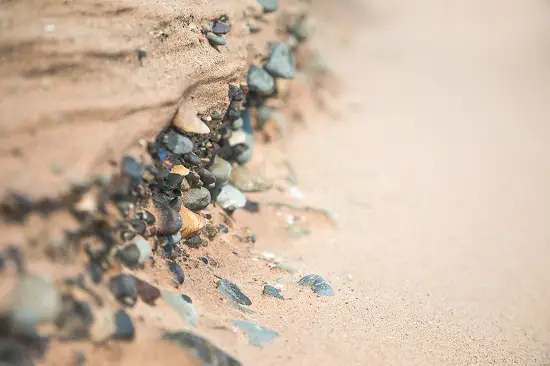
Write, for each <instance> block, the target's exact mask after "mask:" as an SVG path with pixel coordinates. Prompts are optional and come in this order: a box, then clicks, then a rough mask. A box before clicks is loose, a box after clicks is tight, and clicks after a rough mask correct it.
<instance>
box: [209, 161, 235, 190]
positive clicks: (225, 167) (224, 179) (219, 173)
mask: <svg viewBox="0 0 550 366" xmlns="http://www.w3.org/2000/svg"><path fill="white" fill-rule="evenodd" d="M209 169H210V172H212V174H213V175H214V178H216V185H224V184H227V183H229V177H230V176H231V164H229V162H227V161H226V160H225V159H222V158H220V157H219V156H216V158H214V162H213V163H212V165H211V166H210V168H209Z"/></svg>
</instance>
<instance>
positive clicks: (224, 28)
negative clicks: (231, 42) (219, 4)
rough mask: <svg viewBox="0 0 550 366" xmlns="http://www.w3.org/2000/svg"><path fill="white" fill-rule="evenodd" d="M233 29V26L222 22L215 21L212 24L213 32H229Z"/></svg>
mask: <svg viewBox="0 0 550 366" xmlns="http://www.w3.org/2000/svg"><path fill="white" fill-rule="evenodd" d="M230 30H231V26H230V25H228V24H225V23H222V22H218V21H215V22H214V24H212V32H214V33H216V34H227V33H229V31H230Z"/></svg>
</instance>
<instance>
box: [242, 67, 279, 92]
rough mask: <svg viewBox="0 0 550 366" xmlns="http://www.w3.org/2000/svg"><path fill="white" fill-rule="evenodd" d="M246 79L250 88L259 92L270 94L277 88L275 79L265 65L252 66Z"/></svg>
mask: <svg viewBox="0 0 550 366" xmlns="http://www.w3.org/2000/svg"><path fill="white" fill-rule="evenodd" d="M246 80H247V82H248V88H249V90H252V91H256V92H258V93H262V94H269V93H271V92H272V91H273V89H274V88H275V80H274V79H273V77H272V76H271V75H270V74H269V73H268V72H267V71H266V70H265V69H264V68H263V67H257V66H254V65H252V66H250V69H248V75H247V78H246Z"/></svg>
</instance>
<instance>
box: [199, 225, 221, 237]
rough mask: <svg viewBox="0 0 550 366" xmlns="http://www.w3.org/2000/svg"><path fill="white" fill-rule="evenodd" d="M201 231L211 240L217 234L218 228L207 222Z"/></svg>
mask: <svg viewBox="0 0 550 366" xmlns="http://www.w3.org/2000/svg"><path fill="white" fill-rule="evenodd" d="M202 233H203V234H204V235H206V236H207V237H208V238H209V239H210V240H212V239H214V238H215V237H216V235H218V229H216V227H215V226H214V225H212V224H210V223H208V224H206V225H205V226H204V229H202Z"/></svg>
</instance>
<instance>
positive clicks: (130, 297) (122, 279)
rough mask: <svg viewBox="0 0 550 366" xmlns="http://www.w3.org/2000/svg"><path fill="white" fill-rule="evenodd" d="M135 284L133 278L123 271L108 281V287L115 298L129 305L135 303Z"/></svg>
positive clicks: (136, 295)
mask: <svg viewBox="0 0 550 366" xmlns="http://www.w3.org/2000/svg"><path fill="white" fill-rule="evenodd" d="M136 286H137V284H136V280H135V278H134V277H133V276H131V275H129V274H125V273H123V274H119V275H116V276H114V277H113V278H111V280H110V281H109V288H110V290H111V292H112V293H113V295H114V296H115V298H116V299H117V300H118V301H119V302H120V303H121V304H122V305H126V306H130V307H132V306H134V305H135V303H136V301H137V298H138V292H137V288H136Z"/></svg>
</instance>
